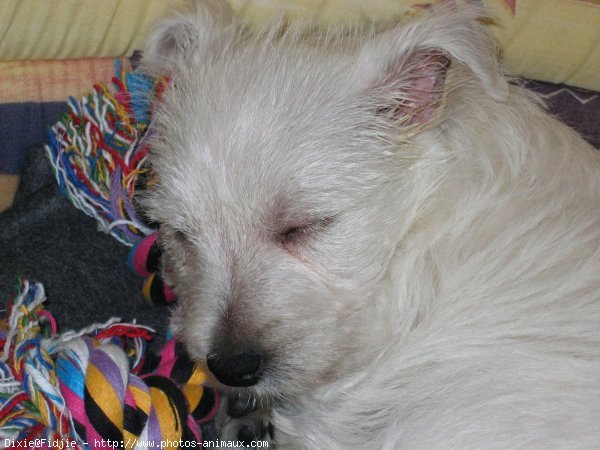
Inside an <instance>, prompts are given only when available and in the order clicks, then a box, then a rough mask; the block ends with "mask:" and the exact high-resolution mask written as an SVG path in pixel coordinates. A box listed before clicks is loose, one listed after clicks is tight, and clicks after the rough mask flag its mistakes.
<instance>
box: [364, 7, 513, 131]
mask: <svg viewBox="0 0 600 450" xmlns="http://www.w3.org/2000/svg"><path fill="white" fill-rule="evenodd" d="M480 12H481V11H480V10H479V9H471V8H467V9H445V10H444V11H443V12H441V13H439V14H435V15H432V16H431V17H429V18H426V19H423V20H419V21H415V22H413V23H410V24H408V25H400V26H397V27H395V28H391V29H388V30H386V31H383V32H381V33H379V34H376V35H375V36H374V37H373V38H372V39H371V40H370V41H368V42H367V43H366V44H365V45H363V47H362V48H361V50H360V55H359V57H360V61H361V64H362V75H361V76H365V75H366V79H367V83H368V85H369V88H368V89H369V92H368V94H369V96H370V97H371V98H372V99H373V100H374V101H376V102H377V106H376V108H377V112H378V113H379V114H382V115H385V116H386V117H387V118H389V119H393V120H394V121H395V122H399V123H400V124H403V125H424V124H427V123H428V122H429V121H430V120H431V119H432V118H434V117H435V116H436V113H437V112H438V110H439V108H440V105H441V101H442V98H443V95H444V91H445V89H446V88H447V86H446V74H447V71H448V68H449V67H450V65H451V64H461V65H464V66H466V67H467V68H468V69H469V70H470V71H471V72H472V73H473V74H474V75H475V76H476V77H477V78H478V79H479V80H480V82H481V83H482V85H483V87H484V89H485V91H486V92H487V94H488V95H490V96H491V97H493V98H495V99H496V100H499V101H503V100H504V99H505V98H506V97H507V95H508V84H507V82H506V80H505V78H504V76H503V75H502V73H501V72H500V68H499V66H498V62H497V59H496V47H495V44H494V42H493V40H492V39H491V37H490V36H489V35H488V34H487V32H486V31H485V30H484V28H483V26H482V25H481V24H480V23H479V22H478V21H477V18H478V17H479V13H480ZM363 80H364V78H363Z"/></svg>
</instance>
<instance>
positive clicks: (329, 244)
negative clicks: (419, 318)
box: [143, 2, 506, 397]
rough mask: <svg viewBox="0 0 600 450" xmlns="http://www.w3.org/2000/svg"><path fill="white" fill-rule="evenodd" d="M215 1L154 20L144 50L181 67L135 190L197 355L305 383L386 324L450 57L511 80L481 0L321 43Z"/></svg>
mask: <svg viewBox="0 0 600 450" xmlns="http://www.w3.org/2000/svg"><path fill="white" fill-rule="evenodd" d="M215 4H216V3H214V2H213V3H212V5H213V6H214V5H215ZM214 9H215V8H212V7H211V8H207V7H202V6H200V7H197V8H195V9H194V10H192V11H188V12H185V13H180V14H178V15H175V16H174V17H172V18H170V19H167V20H165V21H163V22H160V23H159V24H158V25H157V26H156V27H155V29H154V31H153V32H152V34H151V38H150V40H149V45H148V48H147V50H146V53H145V61H144V65H145V67H146V68H147V69H148V70H149V71H151V72H153V73H160V74H165V75H168V76H169V77H170V79H171V83H170V86H169V88H168V89H167V90H166V92H165V93H164V96H163V98H162V100H161V102H160V103H159V104H158V105H157V106H156V112H155V115H154V119H153V124H152V129H153V130H152V138H151V163H152V166H153V169H154V171H155V172H156V174H157V176H158V184H157V185H156V186H155V187H154V188H153V189H151V190H150V191H149V192H148V193H147V194H146V197H145V199H144V200H143V202H144V204H145V205H146V207H147V209H148V213H149V215H150V216H151V217H152V218H153V219H155V220H156V221H158V222H159V223H160V224H161V227H160V242H161V244H162V246H163V248H164V251H165V263H166V271H167V272H168V273H167V275H168V277H169V279H170V281H171V282H172V283H173V284H174V287H175V290H176V293H177V296H178V299H179V306H178V308H177V310H176V312H175V313H174V316H173V324H174V328H175V330H176V334H177V336H178V337H179V338H180V339H181V340H182V341H183V342H184V343H185V344H186V346H187V349H188V351H189V353H190V354H191V355H192V357H194V358H196V359H198V360H202V361H207V363H208V367H209V368H210V369H211V371H212V372H213V373H214V375H215V376H216V378H217V379H219V380H220V381H221V382H222V383H223V384H225V385H228V386H232V387H234V388H240V389H247V390H248V391H249V392H252V393H254V394H258V395H266V396H271V397H278V396H293V395H298V394H300V393H302V392H304V391H305V390H306V389H308V388H309V387H311V386H314V385H318V384H322V383H326V382H327V381H330V380H332V379H335V378H336V377H338V376H339V375H340V372H342V371H344V370H348V369H349V368H352V366H353V364H361V363H362V362H361V361H359V359H358V358H357V356H356V355H358V354H362V355H363V356H364V352H365V351H367V352H371V354H372V353H374V352H376V351H377V350H378V346H379V345H382V343H383V342H384V341H385V339H386V333H387V332H388V331H387V330H386V329H385V327H384V326H383V325H382V324H379V323H376V321H378V320H386V321H388V322H390V320H389V318H386V317H385V314H386V312H389V308H388V306H387V305H384V303H385V302H389V301H390V300H389V299H390V297H392V298H395V296H393V295H390V293H389V292H388V289H389V283H388V281H389V280H388V277H387V268H388V264H389V261H390V259H391V258H392V257H393V255H394V254H395V252H396V251H397V245H398V242H399V239H400V238H401V236H402V233H403V232H404V231H405V230H404V229H403V227H405V226H406V219H405V217H407V216H410V214H411V211H414V210H415V209H418V207H419V202H420V201H421V200H420V199H422V198H424V197H425V196H426V195H427V192H416V189H414V188H413V187H411V183H412V182H413V181H414V177H413V175H411V174H410V172H411V168H413V167H414V165H415V164H417V163H418V161H419V159H420V157H421V156H422V154H423V152H424V151H425V150H424V149H425V147H426V146H428V145H435V142H436V140H435V136H437V134H438V131H437V128H438V127H439V126H440V124H442V123H443V115H444V114H443V111H442V110H443V109H444V107H443V102H444V97H445V92H446V91H447V90H448V86H447V85H448V83H449V81H448V70H449V69H448V68H449V66H450V65H451V64H456V65H459V66H461V67H463V68H465V73H467V72H468V73H469V74H470V76H471V78H472V79H473V80H475V81H474V82H476V83H478V84H479V85H480V86H483V89H485V90H486V91H487V92H488V93H489V94H490V95H493V96H494V95H495V96H502V95H504V94H505V91H506V86H505V84H504V81H503V79H502V78H501V77H500V75H499V72H498V70H497V67H496V60H495V56H494V50H493V44H492V43H491V41H490V40H489V38H488V37H487V36H486V35H485V33H484V32H483V31H482V29H481V27H480V26H479V25H478V24H477V23H476V21H475V19H474V14H473V13H472V12H468V11H467V12H456V11H450V12H449V13H448V14H447V15H446V16H437V17H433V18H430V19H426V20H423V21H421V22H417V23H412V24H409V25H406V26H395V27H391V28H389V29H387V30H386V31H383V32H381V33H365V34H362V35H361V36H359V33H353V34H352V36H349V37H343V36H341V35H338V37H337V38H332V37H331V36H332V35H329V36H323V39H320V40H319V39H311V42H313V43H314V45H311V44H307V43H306V41H304V40H303V39H302V38H301V37H300V34H299V33H296V32H290V31H288V32H284V33H277V32H269V31H268V30H267V31H265V30H262V31H260V32H257V33H255V34H252V33H248V32H247V31H246V30H245V29H244V27H243V25H241V24H240V23H239V21H238V20H237V19H236V18H235V17H233V15H232V14H231V13H230V12H229V11H227V9H226V8H223V7H219V8H216V9H217V10H216V11H215V10H214ZM313 38H314V36H313ZM340 42H342V43H340Z"/></svg>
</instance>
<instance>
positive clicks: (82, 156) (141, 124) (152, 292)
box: [45, 60, 175, 304]
mask: <svg viewBox="0 0 600 450" xmlns="http://www.w3.org/2000/svg"><path fill="white" fill-rule="evenodd" d="M115 71H116V76H115V77H114V78H113V80H112V81H113V85H114V89H112V90H111V89H109V88H108V87H106V86H104V85H103V84H96V85H95V86H94V91H93V92H92V93H90V94H89V95H88V96H86V97H83V98H81V99H80V100H75V99H74V98H70V99H69V106H70V109H71V111H70V112H69V113H68V114H65V115H63V116H62V117H61V118H60V119H59V121H58V122H57V123H56V124H55V125H54V126H52V127H50V128H49V130H48V139H49V144H48V145H46V146H45V149H46V153H47V155H48V158H49V159H50V163H51V165H52V168H53V170H54V175H55V177H56V181H57V182H58V186H59V188H60V190H61V192H62V193H63V194H64V195H65V196H66V197H67V198H68V199H69V201H71V203H73V205H74V206H75V207H77V208H78V209H80V210H82V211H83V212H84V213H86V214H87V215H88V216H90V217H93V218H95V219H96V221H97V222H98V227H99V228H100V230H102V231H104V232H105V233H107V234H110V235H112V236H113V237H115V238H116V239H117V240H119V241H120V242H121V243H123V244H125V245H127V246H129V247H132V249H131V250H130V255H129V266H130V268H131V269H132V270H133V272H135V273H136V274H138V275H140V276H142V277H144V278H146V280H145V281H144V284H143V287H142V294H143V296H144V297H145V298H146V300H148V301H149V302H151V303H162V304H168V303H172V302H173V301H175V295H174V294H173V292H172V291H171V289H170V288H169V287H168V286H167V285H166V284H165V283H164V282H163V280H162V278H161V276H160V270H159V265H160V251H159V250H158V246H157V245H155V241H156V230H155V229H154V228H153V227H152V225H151V224H148V223H146V221H145V219H144V217H143V216H142V215H140V214H139V213H138V212H136V209H135V205H134V202H133V195H134V192H135V191H136V190H139V189H141V188H143V187H144V186H145V185H146V184H147V183H149V182H151V177H152V176H151V172H150V168H149V167H148V164H147V161H146V160H147V156H148V148H147V146H146V145H145V143H144V136H146V133H147V132H148V127H149V125H150V118H151V114H152V101H153V99H156V98H160V96H161V93H162V92H163V90H164V89H165V87H166V85H167V83H168V79H167V78H158V79H152V78H150V77H148V76H146V75H143V74H140V73H135V72H127V71H126V70H125V69H124V68H123V67H122V65H121V64H120V62H119V60H117V61H116V63H115ZM150 247H153V250H152V254H153V255H154V259H153V260H152V261H150V262H147V261H146V259H147V258H148V256H149V253H148V252H149V248H150ZM142 267H151V270H150V271H148V270H146V269H144V270H142V269H141V268H142Z"/></svg>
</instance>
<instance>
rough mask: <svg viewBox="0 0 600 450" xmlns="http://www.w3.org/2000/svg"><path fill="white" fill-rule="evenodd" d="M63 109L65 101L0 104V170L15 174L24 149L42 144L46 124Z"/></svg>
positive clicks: (20, 163)
mask: <svg viewBox="0 0 600 450" xmlns="http://www.w3.org/2000/svg"><path fill="white" fill-rule="evenodd" d="M67 111H68V107H67V103H66V102H49V103H35V102H25V103H3V104H0V173H5V174H12V175H16V174H19V173H20V172H21V169H22V166H23V157H24V155H25V151H26V150H27V149H28V148H30V147H32V146H33V145H41V144H44V143H45V142H46V141H47V135H46V127H47V126H48V125H50V124H53V123H54V122H56V120H57V117H58V115H59V114H62V113H65V112H67Z"/></svg>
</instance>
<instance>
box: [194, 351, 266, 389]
mask: <svg viewBox="0 0 600 450" xmlns="http://www.w3.org/2000/svg"><path fill="white" fill-rule="evenodd" d="M206 363H207V364H208V368H209V369H210V371H211V372H212V373H213V375H214V376H215V377H216V378H217V380H219V381H220V382H221V383H223V384H226V385H227V386H233V387H247V386H253V385H255V384H256V383H258V380H259V379H260V376H261V375H262V371H263V356H262V355H261V354H260V353H257V352H254V351H247V352H241V353H237V354H234V355H224V354H220V353H212V354H210V355H208V356H207V359H206Z"/></svg>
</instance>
